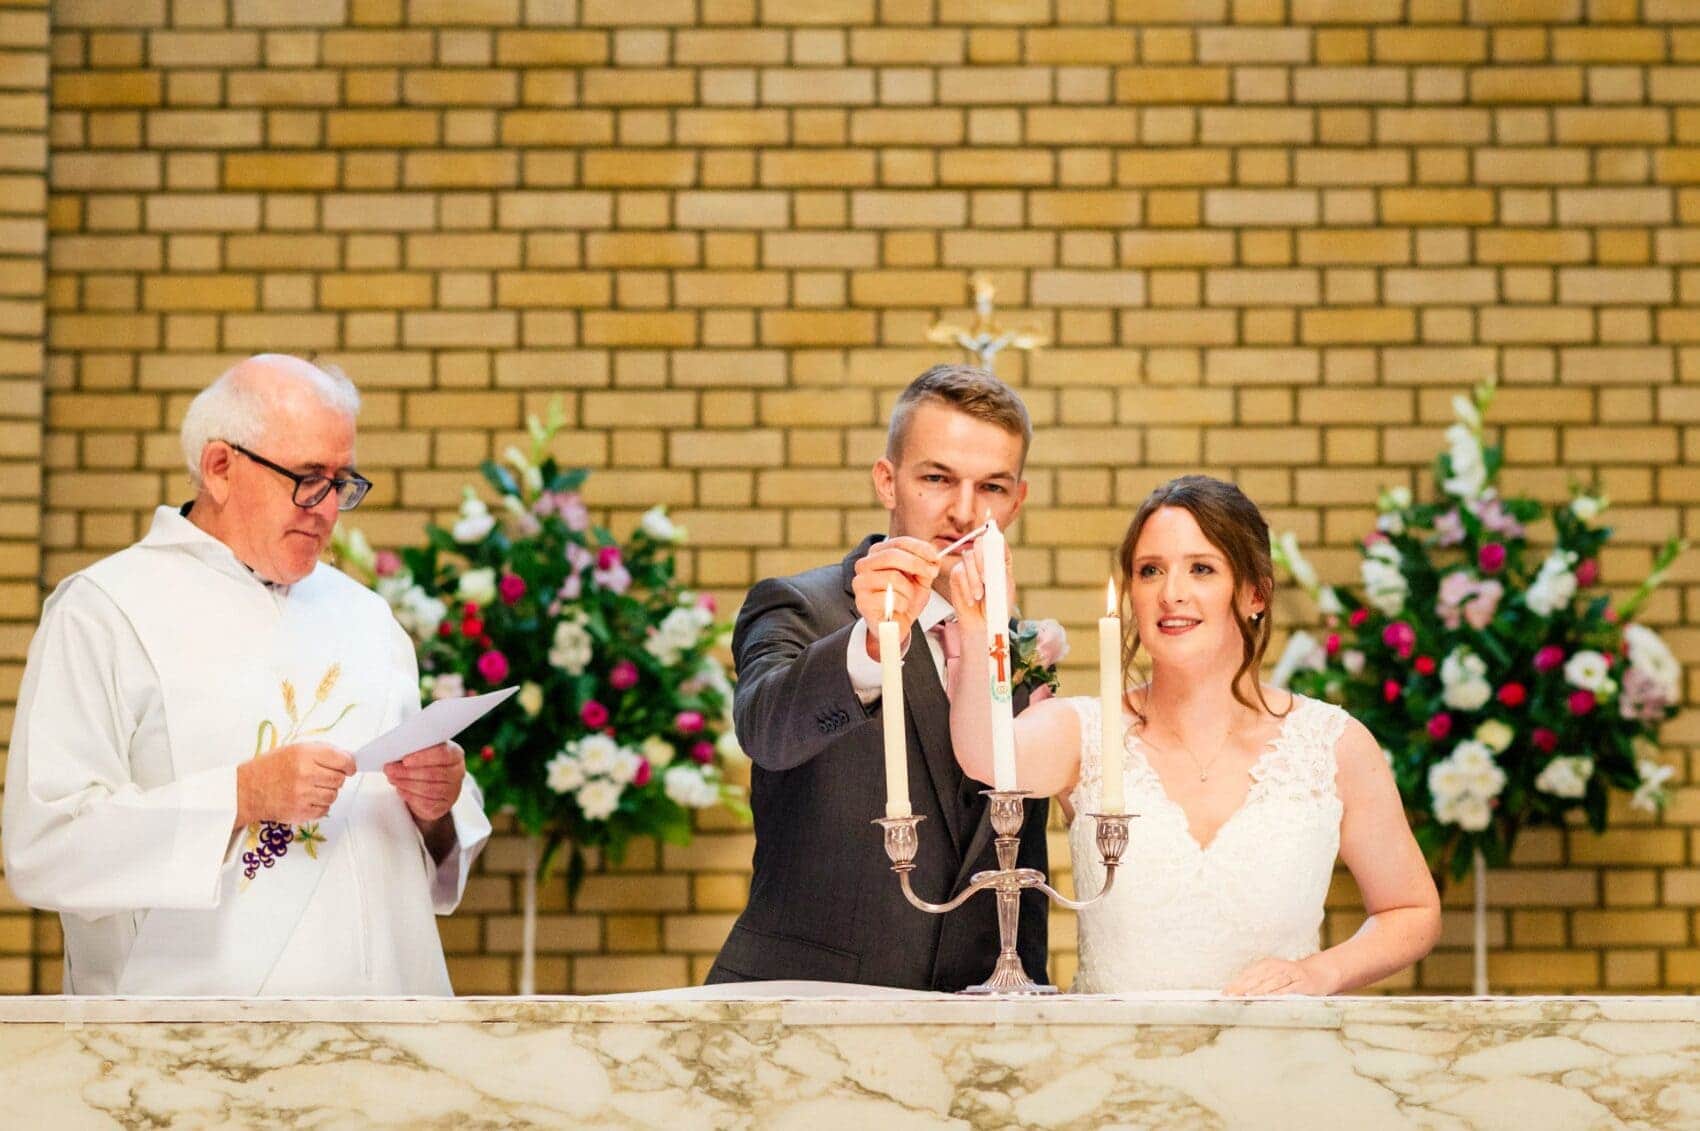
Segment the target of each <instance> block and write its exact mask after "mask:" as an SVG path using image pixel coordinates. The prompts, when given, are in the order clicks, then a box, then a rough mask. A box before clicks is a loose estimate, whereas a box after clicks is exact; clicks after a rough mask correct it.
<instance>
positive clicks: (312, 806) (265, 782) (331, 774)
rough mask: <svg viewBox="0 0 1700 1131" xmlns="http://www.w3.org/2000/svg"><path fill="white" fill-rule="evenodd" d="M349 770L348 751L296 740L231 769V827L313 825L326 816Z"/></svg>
mask: <svg viewBox="0 0 1700 1131" xmlns="http://www.w3.org/2000/svg"><path fill="white" fill-rule="evenodd" d="M353 772H354V759H353V758H351V757H350V756H349V755H348V752H347V751H345V750H341V749H338V748H337V747H335V746H331V745H328V744H327V743H323V742H297V743H294V744H292V745H289V746H280V747H278V748H277V749H276V750H273V751H271V752H270V753H269V754H261V755H259V756H258V757H256V758H253V759H251V760H249V761H247V762H244V763H242V764H241V765H240V766H238V767H236V826H235V827H236V828H244V827H246V826H248V825H252V824H254V823H255V822H257V821H277V822H279V823H281V824H288V825H297V824H301V823H303V822H305V821H316V820H318V819H319V818H320V817H323V816H324V815H325V814H326V813H328V812H330V808H331V804H332V803H333V802H334V801H336V795H337V791H338V790H339V789H341V788H342V783H343V782H345V781H347V780H348V775H350V774H352V773H353Z"/></svg>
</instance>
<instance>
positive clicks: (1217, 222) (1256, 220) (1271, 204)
mask: <svg viewBox="0 0 1700 1131" xmlns="http://www.w3.org/2000/svg"><path fill="white" fill-rule="evenodd" d="M1204 217H1205V222H1206V223H1207V224H1210V225H1214V226H1220V227H1263V226H1270V227H1304V226H1310V225H1313V224H1315V223H1317V221H1318V220H1319V219H1320V201H1319V199H1318V197H1317V194H1316V193H1314V192H1308V191H1303V190H1292V189H1210V190H1209V191H1207V192H1206V193H1205V194H1204Z"/></svg>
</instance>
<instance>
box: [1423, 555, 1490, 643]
mask: <svg viewBox="0 0 1700 1131" xmlns="http://www.w3.org/2000/svg"><path fill="white" fill-rule="evenodd" d="M1501 548H1502V549H1503V547H1501ZM1504 595H1505V587H1504V586H1503V585H1501V584H1500V583H1499V582H1497V581H1482V580H1479V579H1477V578H1475V577H1472V576H1470V574H1469V573H1468V572H1466V571H1464V570H1454V571H1453V572H1451V573H1449V574H1447V575H1446V576H1445V577H1443V578H1441V579H1440V592H1439V593H1438V594H1437V595H1436V597H1435V602H1434V611H1435V614H1436V615H1437V616H1439V617H1440V619H1441V622H1442V623H1444V624H1445V625H1446V627H1447V628H1457V627H1458V626H1459V625H1460V624H1462V623H1463V622H1464V621H1468V622H1469V623H1470V627H1472V628H1478V629H1481V628H1486V627H1487V626H1488V625H1489V624H1491V623H1492V622H1493V615H1494V613H1496V612H1498V611H1499V601H1500V598H1501V597H1503V596H1504Z"/></svg>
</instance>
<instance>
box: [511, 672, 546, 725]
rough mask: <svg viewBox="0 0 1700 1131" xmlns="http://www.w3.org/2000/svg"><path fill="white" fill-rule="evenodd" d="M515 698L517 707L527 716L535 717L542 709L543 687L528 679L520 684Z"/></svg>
mask: <svg viewBox="0 0 1700 1131" xmlns="http://www.w3.org/2000/svg"><path fill="white" fill-rule="evenodd" d="M517 698H518V699H519V708H520V710H522V711H524V712H525V714H526V717H527V718H530V719H535V718H536V717H537V712H539V711H541V710H542V709H543V688H542V687H541V686H540V685H538V684H535V683H532V682H531V681H530V680H527V681H526V682H525V683H524V684H522V685H521V686H520V689H519V695H518V696H517Z"/></svg>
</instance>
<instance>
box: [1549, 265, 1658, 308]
mask: <svg viewBox="0 0 1700 1131" xmlns="http://www.w3.org/2000/svg"><path fill="white" fill-rule="evenodd" d="M1672 297H1673V292H1672V285H1671V273H1670V272H1669V271H1668V270H1667V269H1665V268H1661V267H1644V268H1611V267H1601V268H1590V267H1566V268H1563V269H1561V270H1560V271H1559V273H1558V299H1559V301H1560V302H1564V303H1580V304H1587V303H1668V302H1670V301H1672Z"/></svg>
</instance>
